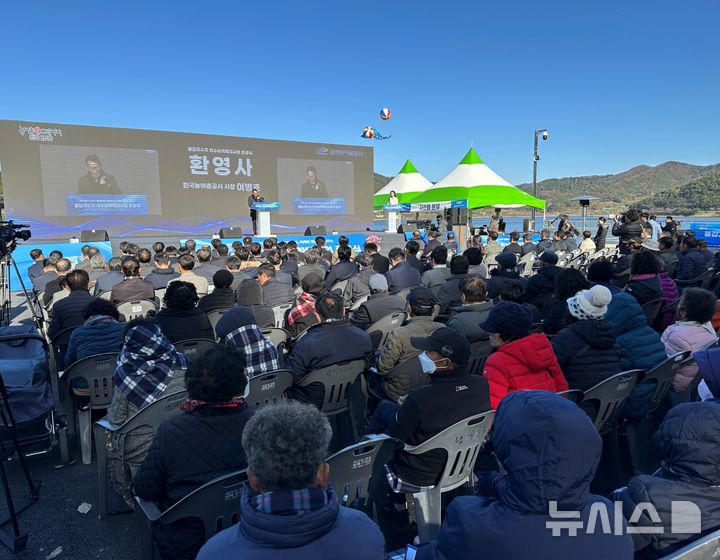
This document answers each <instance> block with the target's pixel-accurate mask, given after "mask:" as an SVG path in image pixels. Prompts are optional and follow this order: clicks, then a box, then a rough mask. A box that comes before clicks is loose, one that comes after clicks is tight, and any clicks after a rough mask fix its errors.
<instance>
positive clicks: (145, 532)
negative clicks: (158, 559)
mask: <svg viewBox="0 0 720 560" xmlns="http://www.w3.org/2000/svg"><path fill="white" fill-rule="evenodd" d="M135 511H136V513H135V519H136V521H137V524H138V533H139V534H140V558H141V560H154V559H155V541H153V536H152V524H151V521H150V520H149V519H148V518H147V517H145V515H144V514H143V512H142V509H140V508H139V507H136V508H135Z"/></svg>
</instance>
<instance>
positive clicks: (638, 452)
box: [625, 416, 650, 474]
mask: <svg viewBox="0 0 720 560" xmlns="http://www.w3.org/2000/svg"><path fill="white" fill-rule="evenodd" d="M625 429H626V431H627V438H628V447H629V448H630V460H631V461H632V469H633V473H635V474H648V470H649V468H648V459H647V458H648V453H649V447H648V443H649V439H650V426H649V421H648V417H647V416H642V417H641V418H638V419H637V420H633V421H632V422H628V423H627V424H626V425H625Z"/></svg>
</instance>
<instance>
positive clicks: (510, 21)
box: [0, 0, 720, 184]
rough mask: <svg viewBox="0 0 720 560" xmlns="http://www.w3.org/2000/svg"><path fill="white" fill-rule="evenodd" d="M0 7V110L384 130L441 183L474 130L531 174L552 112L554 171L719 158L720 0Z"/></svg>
mask: <svg viewBox="0 0 720 560" xmlns="http://www.w3.org/2000/svg"><path fill="white" fill-rule="evenodd" d="M2 19H3V26H2V31H0V53H2V54H1V55H0V119H13V120H28V121H45V122H53V123H62V124H85V125H98V126H113V127H126V128H142V129H154V130H172V131H185V132H202V133H208V134H225V135H232V136H246V137H257V138H278V139H288V140H301V141H312V142H323V143H337V144H353V145H363V144H364V145H371V146H372V147H374V148H375V150H374V152H375V170H376V171H377V172H378V173H382V174H385V175H394V174H395V173H397V171H398V170H399V169H400V168H401V167H402V165H403V163H404V162H405V159H406V158H410V159H412V161H413V162H414V163H415V165H416V167H417V168H418V170H419V171H420V172H421V173H423V174H424V175H425V176H426V177H428V178H429V179H430V180H433V181H436V180H439V179H441V178H442V177H443V176H444V175H445V174H447V173H448V172H449V171H450V170H451V169H452V168H453V167H454V166H455V165H456V164H457V163H458V162H459V161H460V159H462V157H463V155H464V154H465V152H466V151H467V150H468V148H469V147H470V146H473V147H474V148H475V149H476V151H477V152H478V153H479V154H480V156H481V157H482V158H483V159H484V160H485V162H486V163H487V164H488V165H489V166H490V167H492V168H493V169H494V170H495V171H496V172H497V173H498V174H500V175H501V176H503V177H504V178H506V179H507V180H508V181H510V182H511V183H513V184H519V183H523V182H529V181H530V179H531V175H532V142H533V131H534V130H535V129H539V128H547V129H548V130H549V139H548V140H547V141H546V142H542V141H541V144H540V154H541V158H542V159H541V161H540V164H539V179H540V180H541V179H543V178H549V177H568V176H575V175H592V174H606V173H616V172H619V171H623V170H625V169H628V168H630V167H633V166H635V165H638V164H648V165H657V164H659V163H662V162H664V161H668V160H676V161H684V162H688V163H693V164H702V165H706V164H710V163H717V162H720V134H718V126H719V125H720V102H719V100H720V41H718V40H717V31H718V22H720V1H719V0H691V1H688V2H682V3H677V2H669V1H666V0H657V1H654V2H648V1H646V0H632V1H628V0H621V1H617V0H607V1H605V2H594V3H590V2H577V0H572V1H552V0H546V1H544V2H538V1H537V0H533V1H528V2H526V1H512V0H511V1H507V2H495V3H490V2H479V1H477V0H475V1H467V2H457V1H452V0H444V1H442V2H438V1H426V0H416V1H414V2H410V1H405V0H385V1H382V2H381V1H376V0H363V1H362V2H337V1H334V2H330V1H314V0H304V1H302V2H300V1H289V0H272V1H270V0H263V1H242V2H238V1H231V0H228V1H213V0H208V1H205V2H186V1H184V0H173V1H171V2H170V1H161V0H155V1H152V2H147V1H144V2H141V1H137V0H123V1H118V2H109V1H97V0H93V1H82V0H73V1H70V2H50V1H49V0H46V1H37V0H24V1H23V2H7V3H5V4H4V5H3V15H2ZM382 107H389V108H390V109H391V110H392V118H391V119H390V120H389V121H387V122H386V123H382V122H381V121H379V118H378V112H379V110H380V109H381V108H382ZM366 125H373V126H376V128H377V130H378V131H379V132H380V133H382V134H389V135H392V138H391V139H389V140H385V141H377V140H364V139H362V138H360V133H361V132H362V128H363V127H364V126H366Z"/></svg>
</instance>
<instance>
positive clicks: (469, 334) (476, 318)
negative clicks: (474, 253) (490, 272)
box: [447, 274, 493, 344]
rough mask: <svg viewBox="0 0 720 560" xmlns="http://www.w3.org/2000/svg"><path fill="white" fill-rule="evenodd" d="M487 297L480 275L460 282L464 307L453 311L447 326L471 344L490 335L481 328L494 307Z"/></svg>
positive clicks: (469, 276)
mask: <svg viewBox="0 0 720 560" xmlns="http://www.w3.org/2000/svg"><path fill="white" fill-rule="evenodd" d="M486 296H487V284H486V283H485V280H483V278H482V277H481V276H480V275H479V274H468V275H467V276H465V278H463V280H462V282H460V298H461V300H462V305H458V306H455V307H453V308H452V309H451V311H452V312H453V315H452V317H450V319H449V320H448V322H447V326H448V327H450V328H452V329H455V330H456V331H458V332H459V333H460V334H462V335H463V336H465V338H467V339H468V342H470V344H472V343H474V342H479V341H481V340H487V339H488V334H487V333H486V332H485V331H484V330H482V329H481V328H480V323H482V322H483V321H484V320H485V319H486V318H487V316H488V313H490V309H491V308H492V306H493V302H492V301H488V300H487V299H486Z"/></svg>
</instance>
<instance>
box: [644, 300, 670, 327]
mask: <svg viewBox="0 0 720 560" xmlns="http://www.w3.org/2000/svg"><path fill="white" fill-rule="evenodd" d="M664 306H665V300H663V299H662V298H658V299H654V300H652V301H648V302H647V303H644V304H643V305H642V310H643V313H645V317H646V318H647V322H648V325H650V326H652V325H653V323H655V319H657V316H658V315H659V314H660V311H661V310H662V308H663V307H664Z"/></svg>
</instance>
